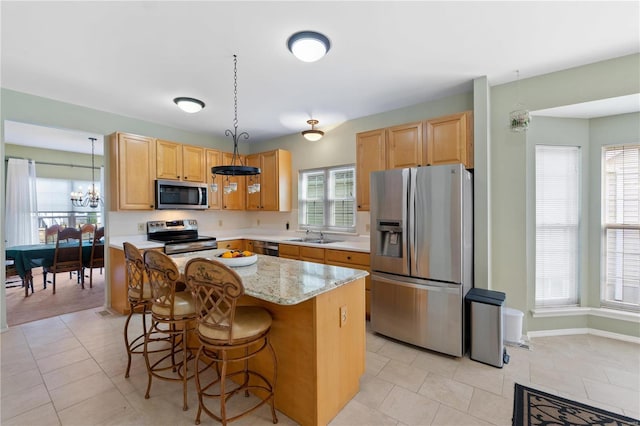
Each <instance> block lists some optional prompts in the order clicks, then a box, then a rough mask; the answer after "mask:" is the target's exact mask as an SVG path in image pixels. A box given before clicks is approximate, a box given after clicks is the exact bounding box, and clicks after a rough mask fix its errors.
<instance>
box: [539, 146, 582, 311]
mask: <svg viewBox="0 0 640 426" xmlns="http://www.w3.org/2000/svg"><path fill="white" fill-rule="evenodd" d="M535 161H536V271H535V275H536V293H535V299H536V306H550V305H555V306H558V305H575V304H577V303H578V288H579V278H580V277H579V268H578V265H579V255H580V251H579V247H580V246H579V237H580V234H579V224H580V148H579V147H575V146H546V145H538V146H536V157H535Z"/></svg>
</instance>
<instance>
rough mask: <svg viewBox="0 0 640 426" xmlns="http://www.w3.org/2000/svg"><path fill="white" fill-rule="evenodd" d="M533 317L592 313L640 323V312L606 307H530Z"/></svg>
mask: <svg viewBox="0 0 640 426" xmlns="http://www.w3.org/2000/svg"><path fill="white" fill-rule="evenodd" d="M531 315H532V316H533V318H553V317H573V316H581V315H593V316H596V317H602V318H609V319H615V320H619V321H629V322H633V323H637V324H640V313H636V312H627V311H619V310H615V309H607V308H580V307H565V308H538V309H532V310H531Z"/></svg>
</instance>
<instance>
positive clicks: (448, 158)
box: [425, 111, 473, 169]
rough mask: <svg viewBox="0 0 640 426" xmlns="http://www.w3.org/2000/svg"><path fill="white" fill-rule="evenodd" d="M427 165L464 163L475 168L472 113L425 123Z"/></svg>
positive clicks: (467, 112) (468, 112) (449, 116)
mask: <svg viewBox="0 0 640 426" xmlns="http://www.w3.org/2000/svg"><path fill="white" fill-rule="evenodd" d="M425 133H426V147H427V149H426V156H425V164H427V165H430V166H435V165H438V164H455V163H462V164H464V165H465V167H466V168H468V169H471V168H473V115H472V113H471V111H465V112H462V113H459V114H451V115H447V116H445V117H438V118H434V119H430V120H426V121H425Z"/></svg>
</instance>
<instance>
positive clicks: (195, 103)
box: [173, 96, 204, 114]
mask: <svg viewBox="0 0 640 426" xmlns="http://www.w3.org/2000/svg"><path fill="white" fill-rule="evenodd" d="M173 102H174V103H175V104H176V105H178V108H180V109H181V110H183V111H184V112H188V113H189V114H193V113H194V112H198V111H200V110H202V108H204V102H202V101H201V100H200V99H196V98H187V97H184V96H182V97H179V98H174V99H173Z"/></svg>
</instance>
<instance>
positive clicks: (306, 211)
mask: <svg viewBox="0 0 640 426" xmlns="http://www.w3.org/2000/svg"><path fill="white" fill-rule="evenodd" d="M355 187H356V186H355V168H354V166H353V165H349V166H338V167H330V168H326V169H313V170H301V171H300V175H299V182H298V188H299V196H298V200H299V203H300V206H299V215H300V218H299V221H300V226H301V227H303V228H312V229H317V230H326V231H343V232H355V228H356V201H355Z"/></svg>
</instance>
